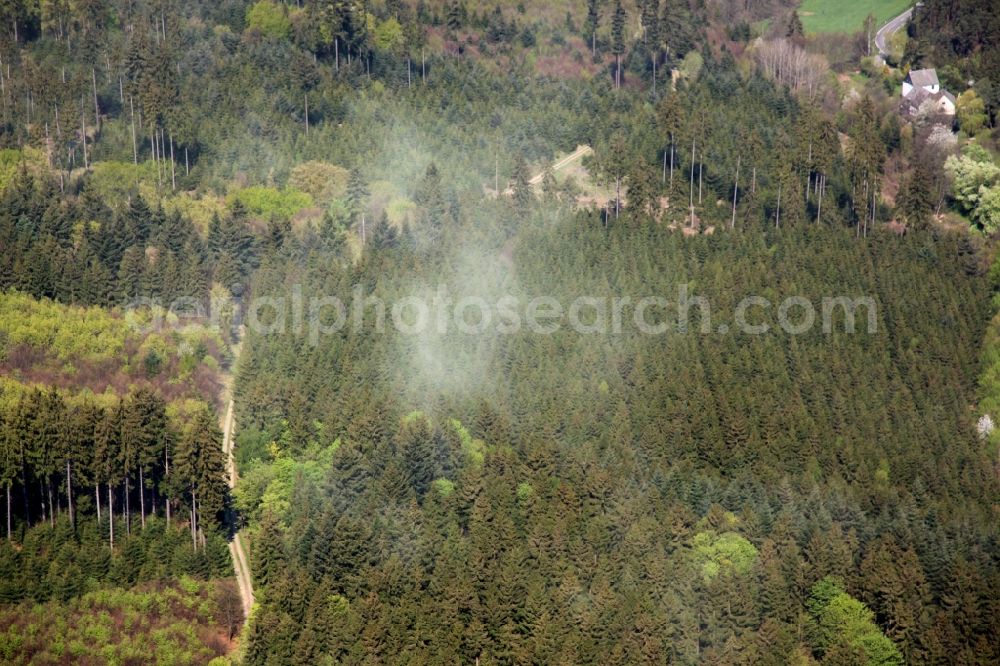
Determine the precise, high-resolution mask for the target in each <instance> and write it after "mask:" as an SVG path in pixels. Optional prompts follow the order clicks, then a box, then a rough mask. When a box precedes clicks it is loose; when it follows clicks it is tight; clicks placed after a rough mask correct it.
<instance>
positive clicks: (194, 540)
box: [191, 492, 198, 550]
mask: <svg viewBox="0 0 1000 666" xmlns="http://www.w3.org/2000/svg"><path fill="white" fill-rule="evenodd" d="M197 507H198V497H197V495H195V494H194V492H192V493H191V544H192V545H193V546H194V549H195V550H198V512H197Z"/></svg>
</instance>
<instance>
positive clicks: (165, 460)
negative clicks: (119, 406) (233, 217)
mask: <svg viewBox="0 0 1000 666" xmlns="http://www.w3.org/2000/svg"><path fill="white" fill-rule="evenodd" d="M184 150H185V151H187V148H185V149H184ZM163 468H164V470H165V471H164V476H165V477H167V476H170V456H168V455H167V447H166V446H164V447H163ZM163 499H164V500H165V501H166V504H167V527H168V528H169V527H170V495H169V494H168V495H167V496H166V497H164V498H163Z"/></svg>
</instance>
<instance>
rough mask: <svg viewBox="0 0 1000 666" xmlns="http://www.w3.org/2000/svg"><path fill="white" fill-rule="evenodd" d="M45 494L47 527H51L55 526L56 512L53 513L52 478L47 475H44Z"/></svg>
mask: <svg viewBox="0 0 1000 666" xmlns="http://www.w3.org/2000/svg"><path fill="white" fill-rule="evenodd" d="M45 492H46V493H47V494H48V496H49V525H51V526H52V527H55V526H56V512H55V505H56V503H55V501H54V500H53V496H52V477H51V476H50V475H48V474H46V475H45Z"/></svg>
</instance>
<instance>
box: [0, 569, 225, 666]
mask: <svg viewBox="0 0 1000 666" xmlns="http://www.w3.org/2000/svg"><path fill="white" fill-rule="evenodd" d="M222 584H223V583H219V582H213V583H208V584H197V583H195V584H194V585H193V586H192V585H180V584H172V585H170V584H168V585H167V586H166V587H163V586H161V585H157V586H151V585H146V586H142V587H135V588H131V589H122V588H107V589H102V590H98V591H95V592H90V593H87V594H85V595H83V596H81V597H78V598H76V599H73V600H71V601H69V602H65V603H58V602H48V603H44V604H34V603H30V602H25V603H23V604H21V605H19V606H8V607H4V608H2V609H0V627H3V629H0V661H3V663H6V664H17V663H59V662H60V661H63V660H65V659H66V658H67V657H69V660H70V661H72V662H74V663H77V662H79V663H108V664H120V663H158V664H196V663H223V664H225V663H229V662H228V661H227V660H225V659H224V657H223V655H222V654H220V651H219V647H220V646H219V644H218V643H217V642H212V643H209V642H208V641H207V639H208V638H209V637H210V636H213V635H214V634H215V633H216V632H215V631H208V632H202V631H199V630H198V628H199V627H204V628H215V629H216V631H218V632H219V633H224V632H225V628H223V627H221V626H219V623H218V622H217V620H216V617H215V616H216V612H217V610H216V609H217V603H216V601H215V599H216V596H215V595H216V590H217V589H218V587H219V585H222ZM114 618H120V620H119V621H116V620H115V619H114ZM29 655H30V660H29V661H26V659H28V657H29ZM218 659H223V661H221V662H218V661H216V660H218Z"/></svg>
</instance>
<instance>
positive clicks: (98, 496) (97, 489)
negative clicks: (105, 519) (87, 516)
mask: <svg viewBox="0 0 1000 666" xmlns="http://www.w3.org/2000/svg"><path fill="white" fill-rule="evenodd" d="M94 501H95V502H96V503H97V524H98V525H100V524H101V491H100V485H99V484H96V483H95V484H94Z"/></svg>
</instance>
